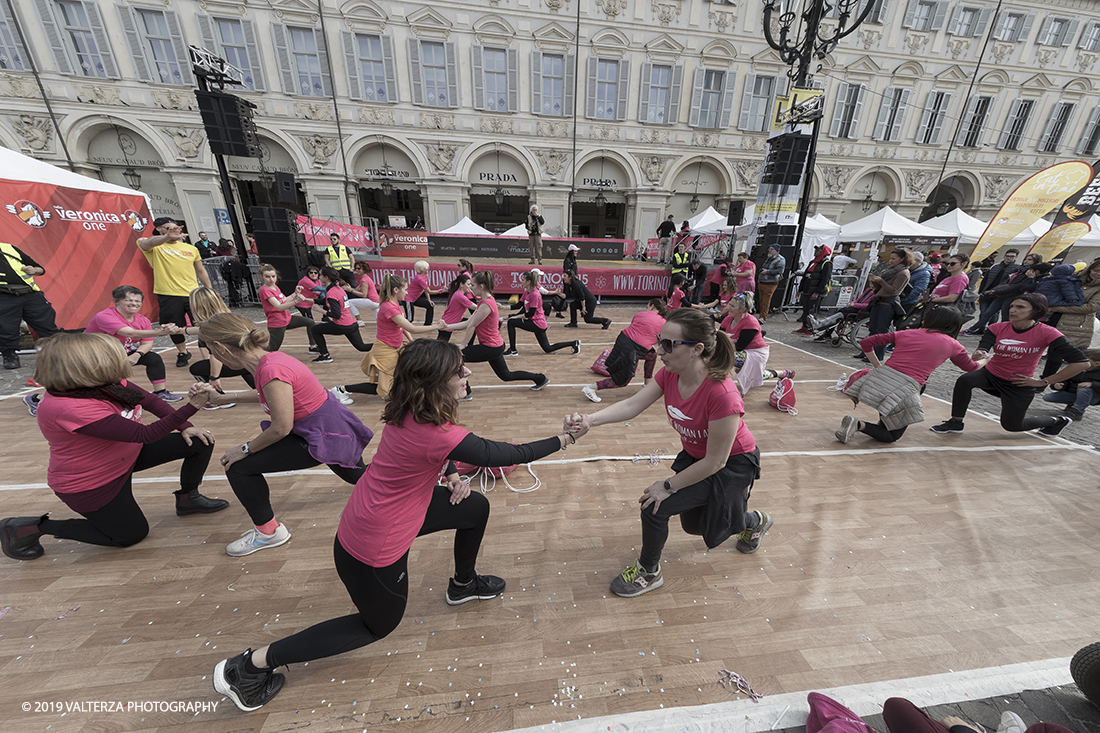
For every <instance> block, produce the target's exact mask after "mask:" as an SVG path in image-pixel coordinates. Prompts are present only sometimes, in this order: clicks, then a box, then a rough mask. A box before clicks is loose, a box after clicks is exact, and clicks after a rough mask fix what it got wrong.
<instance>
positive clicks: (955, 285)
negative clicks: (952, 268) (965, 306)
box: [932, 275, 970, 298]
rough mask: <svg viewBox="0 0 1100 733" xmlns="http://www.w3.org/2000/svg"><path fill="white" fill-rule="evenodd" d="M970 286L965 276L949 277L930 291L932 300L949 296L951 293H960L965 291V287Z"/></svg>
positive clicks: (968, 279)
mask: <svg viewBox="0 0 1100 733" xmlns="http://www.w3.org/2000/svg"><path fill="white" fill-rule="evenodd" d="M969 284H970V278H968V277H967V276H966V275H952V276H951V277H945V278H944V279H943V282H941V283H940V284H939V285H937V286H936V288H935V289H934V290H933V291H932V297H933V298H942V297H943V296H945V295H951V294H952V293H961V292H962V291H964V290H966V286H967V285H969Z"/></svg>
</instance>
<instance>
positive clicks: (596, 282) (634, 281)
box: [373, 261, 669, 302]
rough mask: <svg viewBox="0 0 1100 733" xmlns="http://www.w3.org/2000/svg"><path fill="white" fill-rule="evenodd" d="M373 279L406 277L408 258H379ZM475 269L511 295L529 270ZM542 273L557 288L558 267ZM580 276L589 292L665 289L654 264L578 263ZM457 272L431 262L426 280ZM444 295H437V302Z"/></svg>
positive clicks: (440, 280) (497, 290)
mask: <svg viewBox="0 0 1100 733" xmlns="http://www.w3.org/2000/svg"><path fill="white" fill-rule="evenodd" d="M373 269H374V273H375V276H374V281H375V282H376V283H377V282H380V281H381V278H382V273H386V272H390V273H396V274H398V275H400V276H401V277H403V278H405V279H406V280H409V279H411V278H412V276H413V275H414V274H415V273H414V272H413V269H412V263H411V262H400V261H393V262H391V261H383V262H382V263H381V264H377V265H374V266H373ZM477 269H478V271H479V272H480V271H482V270H485V271H487V272H491V273H493V277H494V279H495V281H496V284H495V285H494V287H493V293H494V294H495V295H511V294H512V293H520V292H522V291H523V281H522V279H521V276H522V275H523V273H525V272H529V271H530V270H531V268H530V267H524V266H523V265H478V266H477ZM539 269H540V270H542V272H543V276H542V277H540V278H539V284H540V285H542V286H543V287H544V288H546V289H548V290H560V289H561V285H562V272H561V270H560V269H556V268H555V269H554V270H553V271H551V270H550V269H549V268H546V267H541V268H539ZM577 274H578V275H579V276H580V279H581V281H582V282H584V284H585V285H586V286H587V287H588V289H589V290H591V291H592V293H593V295H634V296H639V297H655V296H663V295H664V294H665V293H666V292H667V291H668V281H669V274H668V273H667V272H665V271H664V270H663V269H658V268H640V267H639V268H625V267H582V268H581V269H580V272H578V273H577ZM457 276H458V265H450V264H447V265H440V264H436V263H434V262H433V263H432V266H431V270H429V271H428V282H429V283H430V284H431V287H432V289H433V290H440V289H442V290H446V289H447V287H448V286H449V285H450V284H451V281H452V280H454V279H455V277H457ZM443 297H444V296H443V295H437V296H435V299H436V301H437V302H439V301H440V300H441V299H442V298H443Z"/></svg>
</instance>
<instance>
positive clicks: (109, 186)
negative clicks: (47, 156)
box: [0, 147, 151, 206]
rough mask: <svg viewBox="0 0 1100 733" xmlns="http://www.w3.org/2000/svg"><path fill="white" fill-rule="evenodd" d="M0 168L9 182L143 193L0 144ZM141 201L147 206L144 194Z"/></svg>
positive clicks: (129, 194)
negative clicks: (66, 168) (61, 166)
mask: <svg viewBox="0 0 1100 733" xmlns="http://www.w3.org/2000/svg"><path fill="white" fill-rule="evenodd" d="M0 171H3V173H2V174H0V178H3V179H7V180H9V181H33V182H34V183H45V184H47V185H50V186H65V187H66V188H77V189H80V190H82V191H100V192H102V193H117V194H121V195H123V196H135V195H140V196H145V194H144V193H141V192H140V191H134V190H133V189H132V188H126V187H125V186H116V185H115V184H113V183H107V182H106V181H101V180H99V179H98V178H89V177H88V176H82V175H80V174H79V173H73V172H72V171H69V170H65V169H64V168H59V167H58V166H56V165H54V164H52V163H47V162H46V161H44V160H38V159H37V158H31V157H28V156H26V155H23V154H22V153H17V152H15V151H14V150H8V149H7V148H5V147H0ZM145 204H146V205H147V206H151V204H150V202H149V197H148V196H145Z"/></svg>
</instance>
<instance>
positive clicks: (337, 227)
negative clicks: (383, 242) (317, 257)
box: [295, 215, 374, 251]
mask: <svg viewBox="0 0 1100 733" xmlns="http://www.w3.org/2000/svg"><path fill="white" fill-rule="evenodd" d="M295 221H296V223H297V225H298V231H300V232H301V233H302V234H303V235H304V236H305V238H306V244H311V245H313V246H314V247H327V246H329V244H330V242H329V237H331V236H332V235H333V234H335V235H337V236H339V237H340V243H341V244H343V245H344V246H345V247H348V248H350V249H366V250H367V251H371V250H373V249H374V242H373V241H371V238H370V230H369V229H367V228H366V227H360V226H354V225H351V224H341V223H340V222H337V221H331V220H328V219H315V218H313V217H309V216H301V215H299V216H298V217H297V219H296V220H295Z"/></svg>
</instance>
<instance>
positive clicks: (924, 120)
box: [916, 91, 951, 145]
mask: <svg viewBox="0 0 1100 733" xmlns="http://www.w3.org/2000/svg"><path fill="white" fill-rule="evenodd" d="M950 105H951V93H950V92H935V91H932V92H929V93H928V97H927V98H926V99H925V101H924V110H923V111H922V112H921V117H920V125H919V126H918V129H917V137H916V142H918V143H920V144H922V145H938V144H939V142H940V133H941V132H942V131H943V123H944V120H945V119H946V118H947V109H948V107H950Z"/></svg>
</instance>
